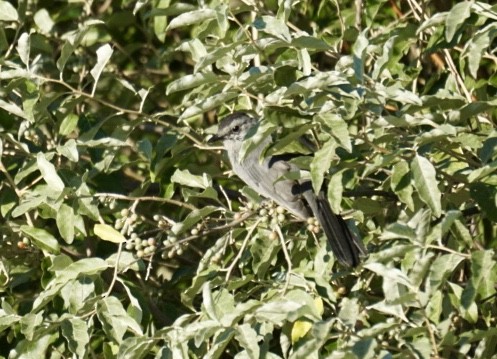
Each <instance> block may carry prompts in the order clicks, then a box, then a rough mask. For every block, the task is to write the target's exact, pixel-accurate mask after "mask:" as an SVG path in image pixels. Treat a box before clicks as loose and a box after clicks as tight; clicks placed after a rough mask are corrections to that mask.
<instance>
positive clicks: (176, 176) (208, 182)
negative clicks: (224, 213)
mask: <svg viewBox="0 0 497 359" xmlns="http://www.w3.org/2000/svg"><path fill="white" fill-rule="evenodd" d="M171 182H172V183H178V184H180V185H183V186H188V187H194V188H202V189H206V188H208V187H212V179H211V178H210V176H208V175H207V174H206V173H203V174H202V176H198V175H193V174H191V173H190V171H188V170H180V169H177V170H176V171H175V172H174V173H173V175H172V176H171Z"/></svg>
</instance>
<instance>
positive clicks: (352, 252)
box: [304, 191, 366, 267]
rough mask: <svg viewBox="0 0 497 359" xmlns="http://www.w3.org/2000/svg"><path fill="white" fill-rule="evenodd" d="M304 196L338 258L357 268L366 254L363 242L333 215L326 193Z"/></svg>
mask: <svg viewBox="0 0 497 359" xmlns="http://www.w3.org/2000/svg"><path fill="white" fill-rule="evenodd" d="M304 196H305V197H306V199H307V202H308V203H309V205H310V207H311V209H312V212H313V213H314V216H316V218H317V220H318V221H319V223H320V224H321V226H322V227H323V230H324V233H325V234H326V237H328V242H329V243H330V246H331V250H332V251H333V253H334V254H335V256H336V258H337V259H338V260H339V261H340V263H342V264H343V265H346V266H348V267H355V266H357V265H358V264H359V263H360V261H361V258H360V257H361V256H363V255H365V254H366V249H365V248H364V245H363V244H362V242H361V241H360V240H359V239H358V238H357V237H356V236H355V235H354V234H353V233H352V232H351V231H350V229H349V227H348V226H347V223H345V221H344V219H343V218H342V217H341V216H339V215H336V214H335V213H333V211H332V210H331V207H330V204H329V202H328V199H327V198H326V195H325V194H324V192H320V193H319V195H318V196H316V195H315V194H314V193H313V192H312V191H309V192H307V193H306V194H305V195H304ZM311 197H312V198H311Z"/></svg>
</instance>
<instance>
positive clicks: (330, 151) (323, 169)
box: [311, 139, 336, 193]
mask: <svg viewBox="0 0 497 359" xmlns="http://www.w3.org/2000/svg"><path fill="white" fill-rule="evenodd" d="M335 148H336V142H335V140H334V139H329V140H328V141H326V142H325V143H324V145H323V147H322V148H321V149H320V150H319V151H317V152H316V153H315V154H314V158H313V159H312V162H311V178H312V187H313V188H314V192H316V193H318V192H319V191H320V190H321V186H322V185H323V181H324V175H325V173H327V172H328V170H329V168H330V165H331V160H332V159H333V157H335Z"/></svg>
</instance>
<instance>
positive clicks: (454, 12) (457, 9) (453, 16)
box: [445, 1, 473, 42]
mask: <svg viewBox="0 0 497 359" xmlns="http://www.w3.org/2000/svg"><path fill="white" fill-rule="evenodd" d="M472 6H473V3H472V2H471V1H462V2H460V3H457V4H455V5H454V6H453V7H452V9H450V11H449V13H448V14H447V18H446V19H445V39H446V40H447V42H451V41H452V38H453V37H454V35H455V33H456V32H457V30H458V29H459V28H460V27H461V26H463V24H464V20H466V19H467V18H468V17H469V16H470V15H471V7H472Z"/></svg>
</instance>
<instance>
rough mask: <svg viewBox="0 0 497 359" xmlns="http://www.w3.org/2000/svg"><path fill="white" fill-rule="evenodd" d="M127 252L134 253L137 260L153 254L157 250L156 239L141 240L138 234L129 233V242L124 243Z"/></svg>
mask: <svg viewBox="0 0 497 359" xmlns="http://www.w3.org/2000/svg"><path fill="white" fill-rule="evenodd" d="M126 249H127V250H128V251H135V252H136V256H137V257H138V258H142V257H144V256H148V255H151V254H153V253H154V252H155V251H156V250H157V239H156V238H154V237H149V238H146V239H141V238H140V237H139V236H138V234H136V233H134V232H133V233H131V235H130V238H129V240H128V241H127V243H126Z"/></svg>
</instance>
